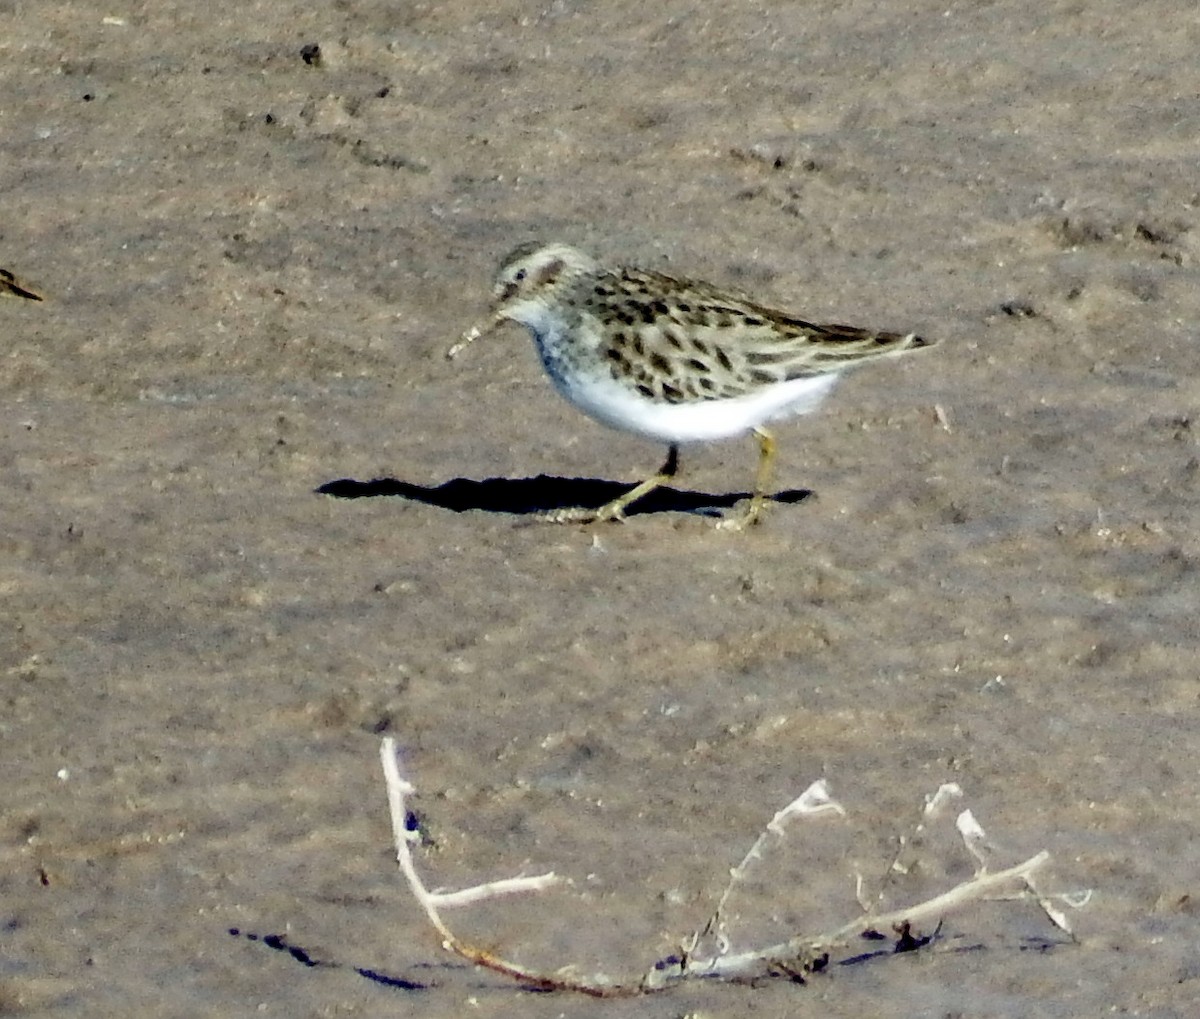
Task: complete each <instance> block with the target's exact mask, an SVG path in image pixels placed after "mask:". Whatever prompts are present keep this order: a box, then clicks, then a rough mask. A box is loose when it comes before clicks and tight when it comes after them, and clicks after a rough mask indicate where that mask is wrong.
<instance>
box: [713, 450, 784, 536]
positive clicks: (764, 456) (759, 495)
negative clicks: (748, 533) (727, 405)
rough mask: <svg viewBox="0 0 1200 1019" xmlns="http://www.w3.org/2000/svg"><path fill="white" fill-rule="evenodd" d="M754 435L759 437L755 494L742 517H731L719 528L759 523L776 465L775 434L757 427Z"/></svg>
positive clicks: (719, 525)
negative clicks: (772, 472)
mask: <svg viewBox="0 0 1200 1019" xmlns="http://www.w3.org/2000/svg"><path fill="white" fill-rule="evenodd" d="M754 437H755V438H756V439H758V473H757V474H756V475H755V478H754V494H753V495H752V496H751V497H750V505H749V506H748V507H747V509H746V512H745V513H743V514H742V515H741V516H740V517H730V518H728V519H727V520H722V521H721V522H720V523H719V524H717V527H718V529H719V530H722V531H740V530H742V529H743V528H745V527H749V526H750V525H751V524H755V523H757V522H758V518H759V515H760V514H761V513H762V508H763V502H764V501H765V500H766V498H767V482H768V481H770V480H771V468H772V467H773V466H774V465H775V436H773V435H772V434H771V433H770V432H768V431H767V430H766V429H765V428H755V429H754Z"/></svg>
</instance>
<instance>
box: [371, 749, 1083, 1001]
mask: <svg viewBox="0 0 1200 1019" xmlns="http://www.w3.org/2000/svg"><path fill="white" fill-rule="evenodd" d="M381 757H382V761H383V773H384V778H385V781H386V782H387V791H388V806H389V807H390V809H391V816H392V833H393V836H394V838H395V843H396V860H397V862H398V863H399V865H400V870H401V872H402V873H403V874H404V877H405V880H406V881H407V882H408V886H409V888H410V889H411V891H412V893H413V897H414V898H415V899H416V900H417V902H418V903H419V904H420V906H421V908H422V909H423V910H424V911H425V915H426V917H427V918H428V919H429V922H430V924H431V925H432V926H433V928H434V929H435V930H436V931H437V932H438V934H439V936H440V937H441V939H442V946H443V947H444V948H446V949H447V950H448V951H451V952H454V953H456V954H457V955H459V956H461V957H462V958H463V959H466V960H467V961H468V962H471V963H474V964H475V965H478V966H483V967H485V968H486V969H490V970H493V971H495V972H497V973H503V974H504V975H505V976H509V977H513V978H514V979H516V980H519V981H520V982H521V983H523V984H526V985H527V986H530V987H534V988H537V989H539V990H548V991H549V990H553V991H576V992H578V993H581V994H586V995H590V996H592V997H597V998H613V997H629V996H634V995H638V994H647V993H651V992H654V991H661V990H665V989H667V988H669V987H672V986H674V985H675V984H677V983H679V982H681V981H683V980H686V979H691V978H714V977H715V978H719V979H725V980H745V979H749V978H754V977H761V976H769V975H778V974H785V975H787V976H789V977H791V978H792V979H798V980H803V979H804V977H805V976H806V975H807V974H808V973H810V972H812V971H813V969H814V966H815V965H816V964H817V961H818V960H820V959H822V958H823V957H827V954H828V952H829V951H830V950H831V949H834V948H839V947H844V946H845V945H847V944H848V943H849V942H850V941H851V940H852V939H854V938H856V937H859V936H862V935H864V934H867V933H869V932H877V931H879V930H881V929H882V930H889V929H893V930H899V931H904V932H907V931H908V929H909V927H910V926H912V925H914V924H920V923H925V922H927V921H937V922H940V921H941V920H942V919H943V918H944V917H945V916H946V915H947V914H948V913H950V912H951V911H953V910H955V909H959V908H961V907H962V906H964V905H967V904H968V903H971V902H978V901H979V900H981V899H985V898H992V897H997V896H1000V895H1001V894H1002V893H1004V892H1006V891H1007V892H1008V895H1007V896H1006V897H1013V889H1014V887H1015V888H1018V889H1021V890H1020V891H1019V894H1018V895H1017V897H1020V898H1023V899H1033V900H1034V901H1036V902H1037V903H1038V904H1039V906H1041V908H1042V910H1043V911H1044V912H1045V913H1046V916H1047V917H1048V918H1049V919H1050V921H1051V922H1052V923H1054V924H1055V925H1056V926H1057V927H1059V928H1060V929H1061V930H1063V931H1065V932H1067V933H1070V926H1069V925H1068V923H1067V920H1066V916H1065V914H1064V913H1063V911H1062V910H1060V909H1059V908H1057V906H1055V905H1054V901H1055V900H1058V901H1061V902H1064V903H1065V904H1066V905H1068V906H1072V907H1076V908H1078V907H1080V906H1082V905H1084V904H1086V901H1087V895H1086V894H1085V895H1083V896H1082V897H1080V896H1078V895H1076V896H1066V895H1058V896H1048V895H1045V894H1043V893H1042V892H1040V891H1038V889H1037V888H1036V886H1035V884H1034V874H1035V873H1036V872H1037V871H1038V870H1040V869H1041V868H1042V867H1043V866H1044V865H1045V864H1046V863H1047V862H1048V861H1049V859H1050V854H1049V853H1047V852H1045V851H1042V852H1040V853H1037V854H1035V855H1034V856H1031V857H1030V858H1029V859H1028V860H1026V861H1025V862H1024V863H1019V864H1017V865H1016V866H1014V867H1008V868H1006V869H1004V870H1000V871H997V872H996V873H994V874H993V873H989V872H988V869H987V860H986V852H985V851H986V849H987V848H988V847H987V845H986V836H985V834H984V832H983V829H982V828H981V827H980V826H979V824H978V822H977V821H976V820H975V818H974V815H972V814H971V812H970V811H969V810H964V811H962V812H960V813H959V815H958V817H957V819H956V822H955V823H956V826H957V828H958V831H959V834H960V836H961V837H962V840H963V843H964V845H965V846H966V848H967V850H968V852H969V853H970V854H971V855H972V857H973V858H974V859H975V862H976V869H975V875H974V877H972V878H971V880H969V881H964V882H963V883H961V884H959V885H957V886H955V887H954V888H951V889H949V890H948V891H945V892H942V893H941V894H940V895H936V896H934V897H933V898H931V899H927V900H925V901H924V902H917V903H914V904H912V905H910V906H905V907H903V908H900V909H893V910H889V911H887V912H882V913H876V912H874V911H873V909H870V908H866V909H864V913H863V915H862V916H860V917H858V918H857V919H855V920H852V921H850V922H849V923H846V924H842V925H841V926H839V927H835V928H833V929H831V930H829V931H825V932H822V933H817V934H810V935H800V936H797V937H793V938H789V939H788V940H787V941H783V942H780V943H779V944H775V945H770V946H768V947H766V948H757V949H754V950H751V951H746V952H738V953H731V952H730V945H729V941H728V939H727V938H726V936H725V934H724V931H723V930H722V926H723V924H722V917H723V915H724V909H725V906H726V904H727V902H728V900H729V897H730V895H731V894H732V893H733V891H734V889H735V888H736V886H737V885H739V884H740V883H741V882H742V881H743V880H744V879H745V877H746V875H747V873H748V871H749V870H750V868H751V867H752V866H753V865H754V864H755V863H757V862H758V861H759V860H761V858H762V856H763V851H764V849H765V848H766V846H767V844H768V841H769V840H770V839H771V838H772V837H774V838H782V837H784V835H785V828H784V826H785V825H786V824H787V822H789V821H791V820H792V819H794V818H797V817H804V816H814V815H823V814H831V813H836V814H844V813H845V811H844V810H843V809H842V807H841V805H840V804H838V803H837V802H836V801H835V800H834V799H833V798H832V797H831V796H830V794H829V789H828V787H827V786H826V784H825V783H824V782H823V781H821V782H814V783H813V784H812V785H811V786H810V787H809V788H808V789H807V790H805V792H804V793H803V794H802V795H801V796H799V797H797V798H796V799H795V800H793V801H792V802H791V803H789V804H788V805H787V806H786V807H784V808H783V809H782V810H780V811H779V812H778V813H776V814H775V816H774V817H773V818H772V819H771V821H770V823H769V824H768V825H767V827H766V830H765V831H763V833H762V834H761V835H759V837H758V839H756V840H755V842H754V844H753V845H752V846H751V847H750V850H749V852H747V853H746V855H745V857H743V859H742V861H741V863H740V864H738V866H736V867H734V868H733V869H732V870H731V871H730V881H729V884H728V885H727V886H726V888H725V890H724V892H723V894H722V895H721V898H720V900H719V902H718V903H717V907H716V909H715V910H714V911H713V914H712V916H711V917H710V918H709V920H708V922H707V923H706V924H705V925H704V927H703V928H702V929H701V930H699V931H697V932H696V933H695V934H693V935H692V936H691V937H690V938H688V939H687V940H686V942H685V943H684V946H683V952H682V954H681V955H680V956H679V957H674V956H673V957H671V958H670V959H666V960H663V961H660V962H659V963H657V964H655V966H654V967H652V968H651V970H650V971H649V973H648V974H647V975H646V976H644V977H643V978H641V979H640V980H627V981H623V982H614V981H610V980H608V979H605V978H603V977H599V976H597V977H594V978H592V979H585V978H580V977H576V976H572V975H568V974H567V972H566V971H564V970H560V971H557V972H555V973H544V972H539V971H537V970H533V969H530V968H528V967H526V966H522V965H520V964H519V963H514V962H509V961H508V960H506V959H502V958H500V957H499V956H497V955H494V954H493V953H491V952H489V951H487V950H485V949H482V948H478V947H476V946H474V945H472V944H469V943H468V942H465V941H463V940H462V939H460V938H459V937H458V936H457V935H456V934H454V933H453V932H452V931H451V930H450V928H449V927H448V926H447V924H446V923H445V921H444V920H443V919H442V915H441V912H442V910H445V909H451V908H454V907H458V906H465V905H470V904H472V903H476V902H482V901H486V900H488V899H494V898H499V897H501V896H504V895H512V894H518V893H522V892H536V891H542V890H544V889H547V888H551V887H553V886H555V885H558V884H560V883H562V882H561V879H560V878H558V877H557V876H556V875H555V874H553V873H549V874H543V875H540V876H538V877H516V878H507V879H504V880H499V881H490V882H487V883H485V884H481V885H474V886H472V887H470V888H464V889H461V890H459V891H457V892H431V891H429V890H428V889H427V888H426V887H425V884H424V882H423V881H422V880H421V878H420V875H419V874H418V873H417V869H416V864H415V862H414V860H413V856H412V850H411V846H412V844H413V843H414V842H415V841H417V840H418V839H419V836H418V834H417V832H415V831H413V830H412V829H411V828H410V825H409V823H408V818H409V816H410V815H409V812H408V807H407V797H408V796H410V795H411V794H413V793H414V792H415V789H414V788H413V786H412V785H411V783H409V782H408V781H407V779H405V778H404V777H403V776H402V775H401V774H400V768H399V764H398V762H397V757H396V743H395V740H393V739H391V738H385V739H384V740H383V745H382V748H381ZM961 795H962V791H961V790H960V789H959V788H958V787H957V786H954V785H946V786H943V787H941V788H940V789H939V790H938V791H937V793H936V794H934V796H932V797H930V799H929V801H928V802H927V804H926V808H925V811H924V814H923V817H924V818H926V819H929V818H932V817H933V816H934V815H935V814H936V813H938V812H939V811H940V810H941V808H942V807H944V806H945V804H946V803H947V802H948V801H949V800H950V799H954V798H957V797H960V796H961ZM923 829H924V823H923V822H922V823H920V824H918V825H917V828H916V833H917V834H919V833H920V832H922V831H923ZM907 844H908V843H907V842H903V843H902V846H903V845H907ZM898 859H899V857H897V860H894V861H893V867H894V866H895V864H896V863H897V862H898ZM860 900H861V895H860ZM710 940H711V942H712V944H713V947H712V948H711V949H710V950H709V953H710V954H708V955H706V956H702V957H701V956H698V955H697V952H698V950H699V946H701V945H702V944H705V943H707V942H708V941H710Z"/></svg>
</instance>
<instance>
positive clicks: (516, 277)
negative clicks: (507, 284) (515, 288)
mask: <svg viewBox="0 0 1200 1019" xmlns="http://www.w3.org/2000/svg"><path fill="white" fill-rule="evenodd" d="M524 279H525V270H524V269H518V270H517V271H516V272H515V273H514V274H513V281H514V282H516V283H520V282H522V281H523V280H524Z"/></svg>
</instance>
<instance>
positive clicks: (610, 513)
mask: <svg viewBox="0 0 1200 1019" xmlns="http://www.w3.org/2000/svg"><path fill="white" fill-rule="evenodd" d="M678 470H679V447H678V446H672V447H671V448H670V452H669V453H667V460H666V463H664V464H663V465H662V466H661V467H660V468H659V469H658V473H657V474H655V475H654V476H653V477H649V478H647V479H646V480H645V481H643V482H642V483H641V484H640V485H635V486H634V487H633V488H631V489H630V490H629V491H628V492H626V493H625V494H624V495H622V496H619V497H618V498H616V499H614V500H613V501H612V502H609V503H605V504H604V505H603V506H601V507H600V508H599V509H588V508H587V507H586V506H578V507H567V508H564V509H556V510H550V511H549V512H548V513H543V514H541V519H542V520H545V521H547V522H549V523H552V524H591V523H595V522H596V521H600V520H624V519H625V510H626V509H627V508H628V507H629V506H632V505H633V504H634V503H635V502H637V501H638V500H639V499H641V498H642V497H643V496H646V495H649V494H650V493H651V492H653V491H654V490H655V489H656V488H659V487H660V486H662V485H665V484H666V483H667V482H668V481H670V480H671V479H672V478H673V477H675V473H676V471H678Z"/></svg>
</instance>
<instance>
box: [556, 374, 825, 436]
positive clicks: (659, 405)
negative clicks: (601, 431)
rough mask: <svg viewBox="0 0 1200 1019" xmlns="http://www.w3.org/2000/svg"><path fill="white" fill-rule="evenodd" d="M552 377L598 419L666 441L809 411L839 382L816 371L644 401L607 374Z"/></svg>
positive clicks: (726, 432)
mask: <svg viewBox="0 0 1200 1019" xmlns="http://www.w3.org/2000/svg"><path fill="white" fill-rule="evenodd" d="M552 378H553V379H554V384H555V387H556V388H557V389H558V391H559V392H560V393H562V395H563V396H564V397H566V398H567V399H568V400H569V401H570V402H571V403H573V404H574V405H575V406H576V407H578V408H579V409H580V410H581V411H583V412H584V413H585V414H587V415H588V416H589V417H592V418H595V420H597V421H599V422H600V423H601V424H605V425H608V426H609V427H610V428H616V429H619V430H620V431H623V432H631V433H632V434H634V435H640V436H642V437H644V438H647V439H653V440H655V441H656V442H663V443H667V444H668V445H669V444H673V443H687V442H711V441H713V440H715V439H728V438H732V437H733V436H736V435H745V434H747V433H748V432H750V431H751V430H752V429H753V428H755V427H756V426H758V425H762V424H766V423H767V422H768V421H777V420H779V419H781V418H788V417H793V416H795V415H798V414H808V413H810V412H811V411H813V410H815V409H816V408H817V406H818V405H819V404H820V403H821V401H822V400H823V399H824V398H825V397H826V396H827V395H828V393H829V391H830V390H831V389H832V388H833V385H834V383H835V382H836V381H837V376H836V375H835V374H829V375H818V376H815V377H813V378H804V379H793V380H792V381H791V382H782V383H777V384H775V385H773V386H767V387H764V388H763V389H761V390H759V391H758V392H755V393H749V394H747V395H745V396H737V397H733V398H731V399H725V400H696V401H692V402H687V403H666V402H658V401H653V400H647V399H646V398H645V397H643V396H640V395H639V394H638V393H637V392H635V391H633V390H631V389H627V388H626V387H625V386H622V385H619V384H618V383H616V382H615V381H613V380H612V379H611V378H604V379H597V380H593V381H589V382H586V383H584V382H582V381H581V380H580V379H578V378H572V379H562V378H558V377H554V376H552Z"/></svg>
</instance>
